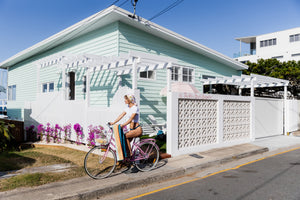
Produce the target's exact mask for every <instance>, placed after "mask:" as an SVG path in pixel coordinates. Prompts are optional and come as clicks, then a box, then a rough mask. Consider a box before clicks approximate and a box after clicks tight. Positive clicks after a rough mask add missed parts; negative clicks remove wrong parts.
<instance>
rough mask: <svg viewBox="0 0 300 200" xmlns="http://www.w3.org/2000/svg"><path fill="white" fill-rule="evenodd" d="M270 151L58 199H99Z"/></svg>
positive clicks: (248, 154) (216, 161)
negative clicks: (117, 192)
mask: <svg viewBox="0 0 300 200" xmlns="http://www.w3.org/2000/svg"><path fill="white" fill-rule="evenodd" d="M267 151H269V149H268V148H266V147H262V148H259V149H256V150H252V151H249V152H245V153H242V154H236V155H231V156H228V157H225V158H222V159H220V160H214V161H211V162H208V163H202V164H199V165H196V166H193V167H188V168H179V169H175V170H172V171H169V172H166V173H163V174H160V175H159V176H157V174H156V175H155V176H153V175H152V176H148V177H146V178H145V177H143V178H138V179H134V180H131V181H130V180H129V181H127V182H126V183H118V184H115V185H112V186H108V187H106V188H101V189H98V190H93V191H88V192H84V193H78V194H74V195H72V196H67V197H62V198H57V200H83V199H97V198H99V197H101V196H104V195H108V194H111V193H115V192H116V191H123V190H126V189H133V188H135V187H137V186H146V185H149V184H152V183H155V182H160V181H165V180H168V179H171V178H177V177H180V176H183V175H186V174H191V173H194V172H196V171H197V170H199V169H205V168H209V167H212V166H213V165H218V164H224V163H228V162H232V161H234V160H238V159H241V158H245V157H249V156H252V155H256V154H260V153H264V152H267Z"/></svg>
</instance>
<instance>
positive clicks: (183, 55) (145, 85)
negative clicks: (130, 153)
mask: <svg viewBox="0 0 300 200" xmlns="http://www.w3.org/2000/svg"><path fill="white" fill-rule="evenodd" d="M129 51H139V52H144V53H151V54H156V55H162V56H167V57H172V58H176V59H177V60H178V62H179V63H178V64H180V65H182V66H187V67H191V68H194V69H195V71H194V73H195V80H194V85H195V87H196V88H197V89H198V90H199V91H202V84H201V78H202V75H210V76H231V75H240V72H239V71H237V70H235V69H233V68H232V67H230V66H227V65H224V64H222V63H219V62H217V61H215V60H213V59H211V58H208V57H206V56H204V55H201V54H198V53H195V52H193V51H190V50H188V49H185V48H183V47H181V46H178V45H176V44H173V43H171V42H168V41H166V40H164V39H161V38H158V37H156V36H153V35H151V34H149V33H146V32H144V31H141V30H138V29H136V28H134V27H131V26H129V25H127V24H124V23H119V53H128V52H129ZM166 74H167V71H166V70H157V71H156V80H155V81H154V80H147V81H145V80H138V82H137V84H138V89H140V91H141V102H140V104H141V105H140V110H141V115H140V116H141V119H142V121H143V122H148V121H147V116H148V115H149V114H152V115H154V116H155V117H156V118H157V119H158V121H159V122H163V121H166V97H162V96H160V94H159V93H160V90H161V89H162V88H164V87H165V86H166V85H167V76H166ZM124 79H125V82H126V84H127V85H128V86H130V84H131V77H130V76H127V77H126V78H124Z"/></svg>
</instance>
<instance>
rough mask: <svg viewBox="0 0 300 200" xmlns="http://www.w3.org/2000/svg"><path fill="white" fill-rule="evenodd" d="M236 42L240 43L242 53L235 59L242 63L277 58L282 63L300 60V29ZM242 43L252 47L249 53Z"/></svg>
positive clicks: (235, 56)
mask: <svg viewBox="0 0 300 200" xmlns="http://www.w3.org/2000/svg"><path fill="white" fill-rule="evenodd" d="M235 40H237V41H240V52H239V53H237V54H235V55H234V58H235V59H236V60H237V61H240V62H242V63H245V62H247V61H250V62H256V61H257V60H258V59H261V58H262V59H269V58H276V59H278V60H279V61H282V62H283V61H289V60H295V61H299V60H300V27H298V28H293V29H288V30H284V31H279V32H274V33H268V34H264V35H258V36H251V37H241V38H235ZM242 43H246V44H249V45H250V46H249V47H250V48H249V50H248V51H247V52H243V51H242Z"/></svg>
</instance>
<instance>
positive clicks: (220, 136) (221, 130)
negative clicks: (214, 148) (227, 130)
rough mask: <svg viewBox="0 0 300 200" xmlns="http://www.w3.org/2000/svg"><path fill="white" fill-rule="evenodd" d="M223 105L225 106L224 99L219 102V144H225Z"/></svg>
mask: <svg viewBox="0 0 300 200" xmlns="http://www.w3.org/2000/svg"><path fill="white" fill-rule="evenodd" d="M223 104H224V99H219V100H218V132H217V133H218V135H217V143H219V144H220V143H223V119H224V115H223V110H224V108H223Z"/></svg>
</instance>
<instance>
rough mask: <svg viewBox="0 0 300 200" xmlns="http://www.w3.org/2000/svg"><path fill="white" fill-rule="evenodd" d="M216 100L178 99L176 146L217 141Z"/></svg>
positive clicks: (189, 145) (183, 146) (191, 145)
mask: <svg viewBox="0 0 300 200" xmlns="http://www.w3.org/2000/svg"><path fill="white" fill-rule="evenodd" d="M217 122H218V120H217V101H211V100H195V99H179V100H178V148H179V149H181V148H186V147H194V146H199V145H203V144H214V143H216V142H217Z"/></svg>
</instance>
